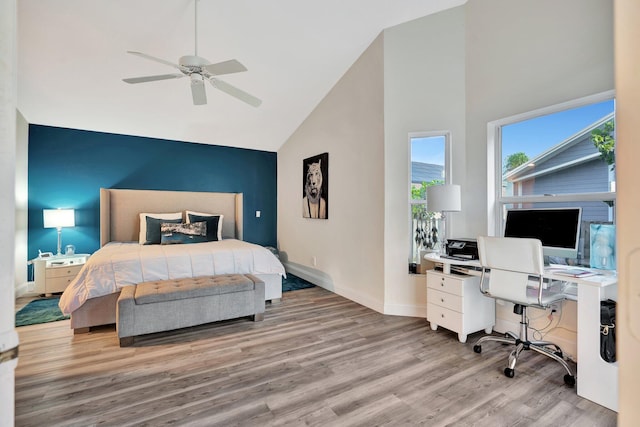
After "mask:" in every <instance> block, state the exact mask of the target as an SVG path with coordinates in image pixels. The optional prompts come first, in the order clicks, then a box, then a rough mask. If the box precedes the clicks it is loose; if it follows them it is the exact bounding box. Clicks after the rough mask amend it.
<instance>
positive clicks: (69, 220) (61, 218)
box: [42, 209, 76, 228]
mask: <svg viewBox="0 0 640 427" xmlns="http://www.w3.org/2000/svg"><path fill="white" fill-rule="evenodd" d="M42 216H43V218H44V228H59V227H75V225H76V218H75V212H74V210H73V209H43V210H42Z"/></svg>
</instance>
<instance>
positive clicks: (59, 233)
mask: <svg viewBox="0 0 640 427" xmlns="http://www.w3.org/2000/svg"><path fill="white" fill-rule="evenodd" d="M60 255H62V227H58V252H56V256H60Z"/></svg>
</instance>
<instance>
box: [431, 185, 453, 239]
mask: <svg viewBox="0 0 640 427" xmlns="http://www.w3.org/2000/svg"><path fill="white" fill-rule="evenodd" d="M461 204H462V203H461V201H460V186H459V185H453V184H444V185H432V186H430V187H427V209H428V210H429V211H430V212H441V214H442V217H441V218H442V226H441V229H442V230H441V231H440V239H442V238H446V233H445V230H446V228H445V214H444V213H445V212H460V210H461ZM436 233H437V231H436ZM440 239H438V242H440ZM441 247H442V245H441V244H440V245H439V247H438V249H440V248H441Z"/></svg>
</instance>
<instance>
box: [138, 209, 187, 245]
mask: <svg viewBox="0 0 640 427" xmlns="http://www.w3.org/2000/svg"><path fill="white" fill-rule="evenodd" d="M147 218H152V219H160V220H171V221H170V222H176V221H175V220H178V221H177V222H182V212H174V213H141V214H140V235H139V237H138V242H139V243H140V244H141V245H152V244H154V243H152V242H155V244H159V243H160V223H161V222H162V221H158V222H157V224H156V222H155V221H151V223H152V228H153V230H151V236H147ZM166 222H169V221H166ZM147 237H151V239H148V238H147Z"/></svg>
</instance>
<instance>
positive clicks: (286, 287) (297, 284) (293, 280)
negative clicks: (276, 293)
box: [282, 273, 315, 292]
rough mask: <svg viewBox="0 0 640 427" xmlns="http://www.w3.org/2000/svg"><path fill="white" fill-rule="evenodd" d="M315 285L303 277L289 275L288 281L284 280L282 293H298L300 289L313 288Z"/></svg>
mask: <svg viewBox="0 0 640 427" xmlns="http://www.w3.org/2000/svg"><path fill="white" fill-rule="evenodd" d="M314 286H315V285H314V284H313V283H309V282H307V281H306V280H304V279H303V278H301V277H298V276H295V275H293V274H291V273H287V277H286V279H282V292H289V291H296V290H298V289H306V288H313V287H314Z"/></svg>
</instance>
